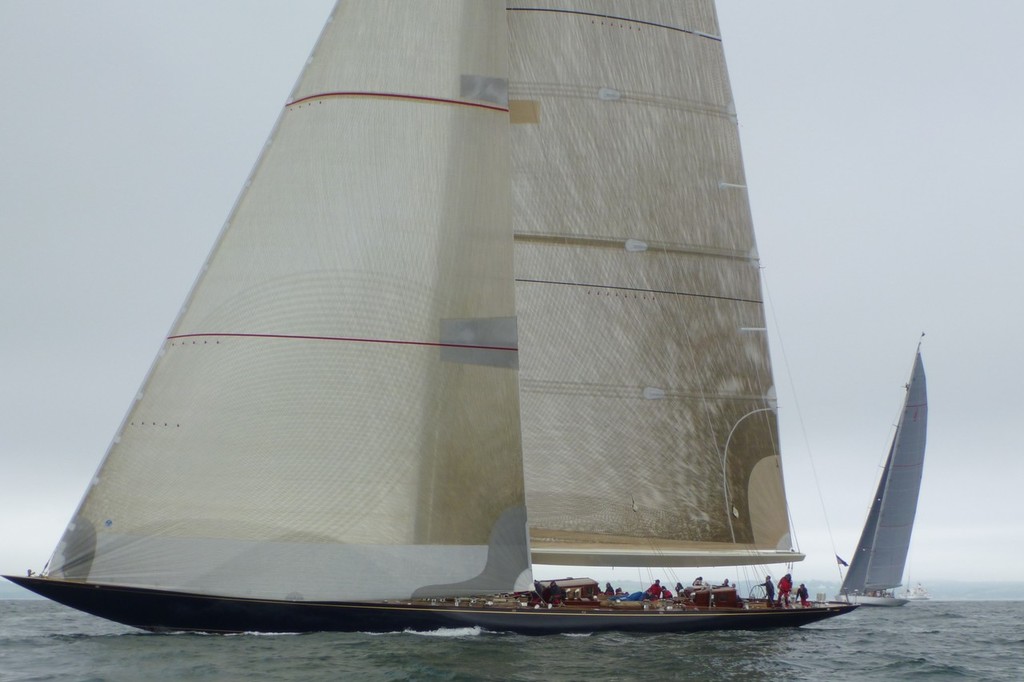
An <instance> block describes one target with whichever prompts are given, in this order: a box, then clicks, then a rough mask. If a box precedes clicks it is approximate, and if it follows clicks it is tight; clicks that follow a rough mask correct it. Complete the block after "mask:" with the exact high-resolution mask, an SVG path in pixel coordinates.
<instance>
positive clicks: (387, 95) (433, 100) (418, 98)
mask: <svg viewBox="0 0 1024 682" xmlns="http://www.w3.org/2000/svg"><path fill="white" fill-rule="evenodd" d="M326 97H376V98H380V99H402V100H412V101H415V102H427V103H429V104H457V105H460V106H465V107H476V108H478V109H489V110H491V111H501V112H505V113H508V107H502V106H498V105H496V104H481V103H480V102H467V101H466V100H459V99H446V98H444V97H427V96H425V95H403V94H400V93H396V92H356V91H353V92H321V93H318V94H316V95H309V96H307V97H302V98H300V99H296V100H292V101H291V102H288V104H287V105H286V106H288V107H291V106H294V105H296V104H302V103H303V102H308V101H310V100H314V99H323V98H326Z"/></svg>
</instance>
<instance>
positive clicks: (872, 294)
mask: <svg viewBox="0 0 1024 682" xmlns="http://www.w3.org/2000/svg"><path fill="white" fill-rule="evenodd" d="M332 4H333V2H332V0H316V1H313V0H309V1H307V2H289V3H284V2H253V1H252V0H207V1H205V2H181V3H170V4H151V3H143V4H141V5H140V4H139V3H135V2H128V1H126V0H122V1H114V0H98V1H96V2H92V3H88V4H84V3H79V2H72V1H70V0H66V1H60V2H58V1H55V0H34V1H31V2H30V1H28V0H3V1H2V2H0V92H2V93H3V94H4V96H5V98H6V102H7V103H6V105H5V107H4V108H3V110H2V113H0V240H2V241H0V319H2V321H3V326H2V332H0V571H2V572H14V573H21V572H23V571H24V570H25V569H26V568H29V567H31V568H33V569H36V570H38V569H40V568H41V567H42V565H43V562H45V560H46V559H47V558H48V556H49V554H50V552H51V551H52V549H53V547H54V545H55V544H56V542H57V540H58V538H59V536H60V533H61V532H62V529H63V527H64V525H65V524H66V522H67V521H68V518H69V517H70V515H71V513H72V511H73V510H74V507H75V505H76V504H77V502H78V500H79V498H80V496H81V494H82V492H83V491H84V489H85V486H86V484H87V483H88V481H89V478H90V477H91V475H92V474H93V472H94V470H95V468H96V466H97V465H98V464H99V461H100V458H101V457H102V455H103V453H104V452H105V450H106V447H107V444H108V442H109V440H110V438H111V437H112V435H113V434H114V432H115V430H116V428H117V426H118V424H119V423H120V420H121V418H122V417H123V415H124V412H125V410H126V409H127V407H128V405H129V402H130V400H131V398H132V397H133V396H134V394H135V391H136V390H137V389H138V386H139V384H140V383H141V381H142V378H143V376H144V375H145V373H146V371H147V369H148V368H149V365H150V363H151V361H152V359H153V357H154V356H155V354H156V352H157V350H158V349H159V347H160V345H161V342H162V340H163V338H164V335H165V333H166V331H167V330H168V328H169V327H170V325H171V322H172V320H173V319H174V317H175V315H176V314H177V311H178V308H179V306H180V305H181V303H182V301H183V300H184V297H185V294H186V293H187V291H188V289H189V287H190V286H191V283H192V280H193V278H194V276H195V274H196V273H197V272H198V269H199V267H200V265H201V264H202V262H203V260H204V258H205V256H206V254H207V252H208V250H209V248H210V247H211V245H212V243H213V240H214V238H215V236H216V234H217V233H218V231H219V229H220V226H221V225H222V224H223V222H224V220H225V219H226V217H227V215H228V212H229V210H230V209H231V206H232V204H233V202H234V199H235V197H236V196H237V195H238V192H239V190H240V188H241V185H242V182H243V181H244V179H245V178H246V176H247V174H248V172H249V170H250V169H251V166H252V164H253V162H254V161H255V159H256V157H257V155H258V153H259V151H260V148H261V147H262V145H263V143H264V141H265V139H266V137H267V135H268V134H269V131H270V129H271V126H272V125H273V122H274V120H275V119H276V117H277V115H278V113H279V111H280V108H281V106H282V105H283V103H284V100H285V98H286V96H287V95H288V92H289V91H290V89H291V86H292V84H293V83H294V81H295V78H296V77H297V76H298V73H299V71H300V69H301V67H302V65H303V63H304V61H305V59H306V57H307V56H308V54H309V51H310V50H311V48H312V45H313V41H314V40H315V38H316V36H317V35H318V33H319V30H320V27H321V25H322V23H323V21H324V19H325V18H326V16H327V14H328V12H329V9H330V7H331V5H332ZM718 4H719V15H720V20H721V24H722V33H723V37H724V39H725V46H726V54H727V57H728V62H729V67H730V75H731V79H732V84H733V91H734V95H735V98H736V106H737V111H738V114H739V119H740V127H741V135H742V142H743V148H744V157H745V160H746V166H747V180H748V183H749V187H750V197H751V204H752V207H753V213H754V220H755V227H756V230H757V235H758V243H759V248H760V253H761V258H762V264H763V266H764V268H765V275H766V279H767V286H768V293H769V295H770V298H771V302H772V306H771V307H770V309H769V316H770V319H769V326H770V327H771V329H772V334H771V340H772V346H773V356H774V358H775V364H776V381H777V384H778V393H779V397H780V404H781V413H780V414H781V420H782V430H783V434H782V435H783V453H784V466H785V469H786V484H787V489H788V493H789V498H790V502H791V512H792V515H793V519H794V524H795V528H796V532H797V537H798V539H799V541H800V546H801V549H802V550H803V551H804V552H806V553H807V554H808V555H809V559H808V561H807V562H805V564H804V565H802V566H799V567H798V575H802V576H814V577H821V578H830V577H835V576H836V572H835V569H834V564H833V561H832V553H833V545H832V540H830V539H829V535H828V525H830V526H831V531H832V537H833V539H834V542H835V550H836V551H838V552H839V554H841V555H844V556H847V558H849V557H848V555H849V553H850V551H851V550H852V547H853V545H854V543H855V542H856V540H857V536H858V534H859V532H860V526H861V523H862V522H863V518H864V515H865V512H866V509H867V505H868V502H869V499H870V496H871V494H872V492H873V489H874V485H875V481H876V477H877V474H878V466H879V463H880V461H881V459H882V457H883V455H884V454H885V451H886V449H887V447H888V443H889V439H890V438H891V435H892V426H893V422H894V420H895V418H896V416H897V412H898V410H899V407H900V403H901V401H902V386H903V384H904V383H905V382H906V380H907V378H908V376H909V372H910V367H911V361H912V359H913V352H914V348H915V345H916V343H917V338H918V334H919V333H920V332H921V331H925V332H927V334H928V335H927V337H926V338H925V341H924V346H923V348H924V360H925V367H926V370H927V372H928V380H929V389H930V401H929V402H930V416H929V419H930V421H929V427H930V429H929V438H928V455H927V460H926V466H925V480H924V486H923V490H922V494H921V502H920V506H919V509H918V521H917V525H916V527H915V532H914V543H913V546H912V550H911V560H910V570H911V573H912V576H913V578H914V579H915V580H918V579H920V580H923V581H927V580H929V579H935V580H938V579H947V578H957V577H969V578H974V579H980V580H1010V579H1015V578H1017V577H1018V575H1017V572H1016V564H1017V562H1019V560H1020V559H1022V558H1024V556H1022V555H1024V552H1022V550H1021V546H1022V545H1024V542H1022V540H1024V530H1022V526H1021V521H1022V516H1024V514H1022V503H1021V502H1020V499H1019V494H1018V492H1017V489H1018V487H1019V486H1018V485H1017V482H1018V481H1019V480H1022V479H1024V464H1022V457H1021V455H1022V446H1021V445H1020V440H1019V438H1017V437H1016V430H1017V427H1016V423H1017V421H1018V420H1019V419H1020V417H1019V412H1020V407H1021V398H1020V397H1019V392H1018V387H1019V386H1020V385H1021V384H1022V383H1024V369H1022V366H1024V365H1022V363H1021V361H1020V359H1019V353H1018V351H1017V347H1016V346H1017V333H1018V331H1019V329H1020V327H1021V322H1020V320H1019V317H1020V312H1019V309H1020V307H1021V306H1020V304H1019V303H1018V304H1015V303H1014V302H1013V301H1014V300H1016V299H1017V298H1018V297H1019V295H1020V292H1022V291H1024V275H1022V273H1021V268H1020V266H1019V264H1018V262H1017V261H1018V259H1019V258H1020V257H1021V254H1022V252H1024V234H1022V233H1024V224H1022V223H1024V219H1022V217H1021V209H1020V200H1019V197H1020V194H1021V192H1020V189H1019V187H1018V185H1019V183H1020V181H1021V179H1022V178H1024V134H1022V132H1021V122H1022V121H1024V89H1022V88H1021V86H1020V81H1021V78H1022V73H1024V48H1022V47H1021V41H1020V39H1019V35H1018V31H1019V28H1020V27H1021V26H1024V4H1022V3H1020V2H1018V1H1017V0H985V1H983V2H982V1H979V0H895V1H894V0H861V1H859V2H845V3H839V2H822V1H821V0H803V1H797V0H775V1H773V2H770V3H768V2H754V1H752V0H719V3H718ZM783 349H784V350H785V354H783V352H782V351H783ZM784 356H785V357H784ZM812 461H813V470H816V472H817V476H816V477H815V475H814V471H812V464H811V463H812ZM819 486H820V491H821V492H820V497H819ZM821 498H824V501H825V505H824V507H825V512H826V513H827V515H828V522H829V524H826V522H825V519H824V517H823V515H822V513H823V512H822V503H821Z"/></svg>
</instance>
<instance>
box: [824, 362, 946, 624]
mask: <svg viewBox="0 0 1024 682" xmlns="http://www.w3.org/2000/svg"><path fill="white" fill-rule="evenodd" d="M927 427H928V394H927V386H926V382H925V376H924V365H923V364H922V362H921V348H920V345H918V349H917V354H916V355H915V357H914V368H913V371H912V373H911V375H910V383H908V384H907V389H906V397H905V399H904V403H903V411H902V413H901V415H900V420H899V424H898V425H897V427H896V435H895V436H894V437H893V441H892V446H891V447H890V449H889V456H888V458H887V459H886V462H885V468H884V469H883V470H882V476H881V479H880V480H879V483H878V490H877V491H876V492H875V497H874V499H873V501H872V503H871V509H870V511H869V512H868V518H867V522H866V523H865V524H864V531H863V532H862V533H861V536H860V542H858V543H857V551H856V553H855V554H854V555H853V560H852V561H851V562H850V566H849V570H848V571H847V573H846V578H845V579H844V580H843V585H842V587H841V588H840V598H842V599H845V600H848V601H849V602H850V603H854V604H863V605H865V606H902V605H903V604H906V603H907V599H905V598H901V597H896V596H895V594H894V593H893V592H892V590H893V588H896V587H898V586H899V585H901V584H902V581H903V568H904V566H905V565H906V561H907V552H908V550H909V549H910V535H911V533H912V532H913V528H914V516H915V515H916V513H917V498H918V493H919V492H920V490H921V474H922V472H923V468H924V450H925V440H926V435H927Z"/></svg>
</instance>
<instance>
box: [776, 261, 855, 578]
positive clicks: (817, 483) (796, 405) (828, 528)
mask: <svg viewBox="0 0 1024 682" xmlns="http://www.w3.org/2000/svg"><path fill="white" fill-rule="evenodd" d="M761 282H762V284H763V286H764V294H765V298H766V299H767V301H768V308H769V310H770V311H771V315H772V322H773V324H774V325H775V336H776V338H778V340H779V351H780V352H781V354H782V364H783V365H784V366H785V368H786V378H787V379H788V381H789V386H790V389H791V390H792V391H793V407H794V408H795V411H796V417H797V423H798V424H799V425H800V433H801V435H802V436H803V439H804V447H805V448H806V449H807V461H808V462H809V463H810V468H811V476H812V477H813V479H814V488H815V490H816V491H817V493H818V502H819V503H820V504H821V516H822V518H823V519H824V520H825V529H826V531H827V532H828V541H829V543H830V544H831V545H832V554H833V555H835V557H836V558H837V559H838V558H839V552H838V551H837V549H836V541H835V538H834V537H833V536H832V525H831V524H830V523H829V520H828V511H827V510H826V508H825V498H824V496H823V495H822V494H821V483H820V481H819V479H818V469H817V467H816V466H815V465H814V457H813V456H812V454H811V446H810V439H809V438H808V437H807V426H806V424H804V417H803V412H802V411H801V410H800V401H799V399H798V398H797V392H796V383H795V382H794V381H793V373H792V371H791V369H790V366H789V357H788V356H787V355H786V344H785V343H783V341H782V331H781V326H780V325H779V320H778V317H777V316H776V314H775V303H774V302H773V301H772V294H771V290H770V289H769V288H768V275H767V270H766V268H764V267H762V268H761ZM789 514H790V519H789V527H790V529H791V532H792V533H793V539H794V543H795V544H797V549H799V547H800V546H799V544H798V543H796V530H795V528H794V525H793V519H792V511H790V512H789ZM836 569H837V570H838V571H839V579H840V580H842V577H843V571H842V569H841V568H840V567H839V562H838V561H837V562H836Z"/></svg>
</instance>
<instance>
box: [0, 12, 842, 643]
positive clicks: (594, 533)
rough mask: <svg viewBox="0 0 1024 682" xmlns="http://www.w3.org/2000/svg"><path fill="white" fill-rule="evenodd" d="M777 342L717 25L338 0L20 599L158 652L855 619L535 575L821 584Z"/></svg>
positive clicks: (691, 16)
mask: <svg viewBox="0 0 1024 682" xmlns="http://www.w3.org/2000/svg"><path fill="white" fill-rule="evenodd" d="M764 331H765V318H764V311H763V305H762V300H761V285H760V275H759V269H758V257H757V250H756V245H755V242H754V233H753V229H752V226H751V218H750V210H749V205H748V200H747V194H746V189H745V180H744V174H743V168H742V163H741V158H740V149H739V136H738V131H737V123H736V117H735V112H734V108H733V103H732V96H731V92H730V88H729V84H728V78H727V75H726V69H725V59H724V53H723V50H722V44H721V40H720V38H719V31H718V26H717V19H716V16H715V9H714V5H713V2H712V0H672V1H669V0H650V1H649V2H643V3H637V2H623V1H614V0H560V2H558V3H556V4H555V5H552V4H551V3H538V2H535V1H533V0H521V1H516V2H510V3H509V4H508V5H506V3H505V2H503V1H495V0H431V1H429V2H427V1H424V2H416V3H412V2H406V1H404V0H402V1H399V0H347V1H345V2H339V3H338V5H337V6H336V8H335V9H334V11H333V14H332V16H331V17H330V19H329V20H328V22H327V24H326V26H325V28H324V30H323V33H322V34H321V37H320V39H319V41H318V42H317V45H316V47H315V48H314V51H313V54H312V56H311V58H310V60H309V61H308V63H307V65H306V67H305V69H304V70H303V73H302V75H301V76H300V78H299V80H298V83H297V85H296V86H295V89H294V91H293V92H292V94H291V97H290V98H289V99H288V101H287V104H286V105H285V106H284V108H283V111H282V114H281V116H280V119H279V121H278V123H277V124H276V126H275V128H274V130H273V132H272V134H271V138H270V142H269V143H268V144H267V146H266V148H265V149H264V151H263V153H262V156H261V157H260V159H259V161H258V163H257V164H256V167H255V169H254V171H253V173H252V175H251V177H250V178H249V179H248V181H247V182H246V184H245V188H244V190H243V192H242V194H241V196H240V198H239V199H238V201H237V204H236V205H235V207H234V209H233V211H232V213H231V216H230V218H229V220H228V222H227V224H226V226H225V228H224V230H223V231H222V233H221V235H220V236H219V238H218V240H217V242H216V244H215V245H214V247H213V251H212V253H211V255H210V257H209V259H208V261H207V262H206V263H205V265H204V266H203V268H202V271H201V273H200V275H199V277H198V279H197V281H196V284H195V285H194V287H193V290H192V291H191V293H190V294H189V296H188V298H187V300H186V303H185V306H184V308H183V309H182V312H181V314H180V316H179V317H178V319H177V320H176V321H175V322H174V325H173V327H172V329H171V331H170V333H169V334H168V336H167V338H166V341H165V342H164V343H163V345H162V347H161V348H160V350H159V353H158V355H157V358H156V360H155V362H154V364H153V366H152V368H151V370H150V372H149V374H148V376H147V377H146V378H145V380H144V383H143V386H142V388H141V389H140V391H139V392H138V394H137V395H136V396H135V397H134V400H133V401H132V403H131V406H130V408H129V410H128V413H127V416H126V418H125V420H124V422H123V423H122V425H121V426H120V428H119V429H118V431H117V433H116V435H115V436H114V438H113V442H112V444H111V446H110V448H109V450H108V452H107V454H106V457H105V458H104V459H103V462H102V464H101V466H100V468H99V471H98V472H97V474H96V476H95V477H94V478H93V480H92V481H91V482H90V484H89V486H88V489H87V491H86V493H85V496H84V498H83V500H82V502H81V503H80V506H79V507H78V509H77V511H76V512H75V514H74V516H73V518H72V520H71V522H70V523H69V525H68V527H67V530H66V531H65V533H64V535H63V537H62V538H61V539H60V541H59V543H58V545H57V548H56V550H55V551H54V554H53V556H52V557H51V559H50V561H49V562H48V564H47V566H46V568H45V569H44V570H43V572H42V574H40V575H29V576H27V577H11V578H10V579H11V580H13V581H14V582H16V583H18V584H20V585H23V586H25V587H27V588H29V589H31V590H34V591H36V592H38V593H39V594H42V595H44V596H47V597H49V598H51V599H54V600H56V601H58V602H61V603H64V604H67V605H69V606H72V607H75V608H78V609H81V610H83V611H87V612H89V613H93V614H96V615H99V616H102V617H105V618H109V619H112V620H116V621H119V622H122V623H127V624H129V625H133V626H137V627H140V628H145V629H149V630H158V631H166V630H201V631H211V632H235V631H274V632H282V631H296V632H302V631H315V630H348V631H353V630H358V631H393V630H403V629H407V628H412V629H429V628H438V627H446V626H466V625H475V626H480V627H484V628H488V629H493V630H501V631H514V632H522V633H529V634H541V633H548V632H594V631H600V630H613V629H614V630H632V631H691V630H706V629H722V628H766V627H778V626H796V625H802V624H805V623H810V622H814V621H817V620H820V619H822V618H827V617H831V616H835V615H838V614H840V613H844V612H846V611H848V610H850V609H851V608H853V607H852V606H851V605H848V604H834V603H832V604H816V605H814V606H811V607H809V608H795V609H780V608H772V607H771V605H769V604H766V603H757V602H751V601H744V600H740V599H738V598H737V596H736V595H735V592H734V590H733V591H732V592H731V593H730V591H729V590H721V589H719V590H718V591H711V590H709V591H708V592H707V593H703V592H702V591H700V590H698V591H697V593H695V594H683V595H675V596H674V597H673V598H671V599H654V600H648V601H643V602H636V603H632V604H623V603H618V602H613V601H610V600H606V599H604V598H602V597H600V596H598V595H596V594H595V593H594V590H593V589H591V585H590V582H592V581H589V582H588V581H582V582H577V583H573V585H576V586H577V587H576V590H575V591H574V592H573V593H572V594H569V595H566V598H565V599H564V600H550V601H546V602H541V603H537V601H536V597H537V595H533V594H531V592H532V591H533V590H534V588H535V583H534V581H533V575H532V570H531V568H532V564H533V563H534V562H536V563H539V564H547V565H552V564H553V565H571V566H580V565H613V566H662V567H684V566H710V565H730V566H735V565H760V564H771V563H781V562H789V561H796V560H800V559H801V558H802V555H801V554H800V553H799V552H798V551H797V550H795V549H793V545H794V543H793V542H792V540H791V536H790V528H789V521H788V512H787V506H786V497H785V492H784V488H783V479H782V470H781V462H780V458H779V446H778V442H779V439H778V430H777V420H776V413H775V409H774V408H775V400H774V389H773V379H772V370H771V366H770V362H769V353H768V345H767V340H766V338H765V333H764ZM570 587H572V585H570ZM558 601H561V602H562V603H552V602H558Z"/></svg>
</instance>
